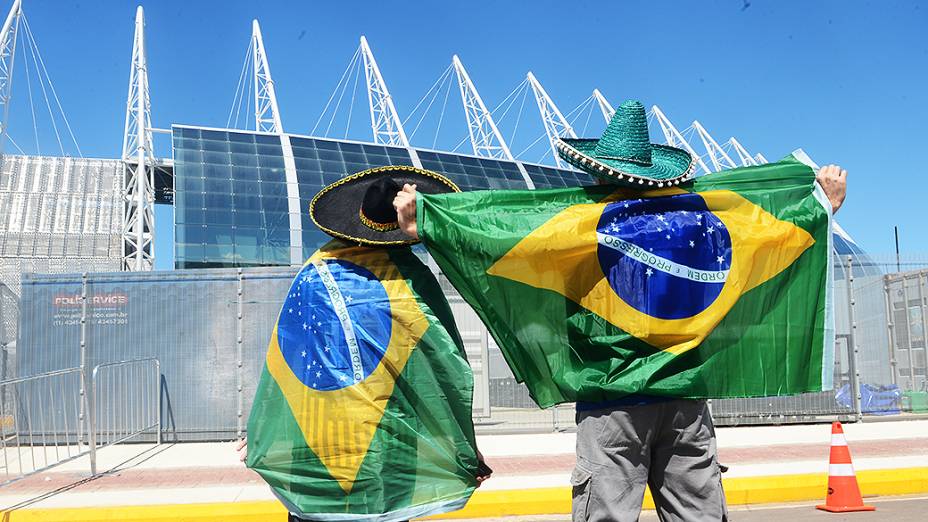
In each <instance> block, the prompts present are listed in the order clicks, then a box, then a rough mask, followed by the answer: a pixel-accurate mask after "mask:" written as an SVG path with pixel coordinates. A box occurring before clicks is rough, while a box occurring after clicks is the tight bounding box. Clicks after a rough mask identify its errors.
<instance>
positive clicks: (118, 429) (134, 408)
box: [87, 357, 161, 475]
mask: <svg viewBox="0 0 928 522" xmlns="http://www.w3.org/2000/svg"><path fill="white" fill-rule="evenodd" d="M91 375H92V377H91V385H90V396H89V398H90V400H89V403H90V408H89V417H88V418H89V423H88V429H87V432H88V434H89V439H90V472H91V473H92V474H94V475H96V474H97V451H98V450H100V449H103V448H105V447H107V446H112V445H113V444H119V443H120V442H124V441H127V440H129V439H133V438H139V437H140V436H142V435H144V434H146V433H148V432H151V433H152V434H153V435H154V438H155V442H156V443H157V444H161V363H160V362H159V361H158V359H155V358H153V357H149V358H146V359H135V360H131V361H119V362H113V363H105V364H98V365H97V366H96V367H95V368H94V369H93V373H92V374H91Z"/></svg>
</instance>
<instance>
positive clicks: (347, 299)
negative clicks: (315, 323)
mask: <svg viewBox="0 0 928 522" xmlns="http://www.w3.org/2000/svg"><path fill="white" fill-rule="evenodd" d="M345 301H347V302H348V304H351V302H352V301H354V297H351V296H350V295H349V296H348V297H346V298H345ZM313 319H315V317H313Z"/></svg>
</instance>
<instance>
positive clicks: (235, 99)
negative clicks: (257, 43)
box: [226, 40, 252, 128]
mask: <svg viewBox="0 0 928 522" xmlns="http://www.w3.org/2000/svg"><path fill="white" fill-rule="evenodd" d="M251 44H252V40H248V47H247V48H245V58H244V59H243V60H242V71H241V72H240V73H239V74H238V83H237V84H235V94H234V95H233V96H232V106H231V107H229V119H227V120H226V127H227V128H229V126H230V125H231V124H232V113H233V112H234V113H235V124H236V125H238V114H239V112H238V111H237V110H236V105H237V106H238V109H239V110H241V103H242V101H241V100H242V99H241V98H240V95H241V96H242V97H244V95H245V89H244V87H245V86H244V85H242V84H243V83H244V82H245V70H246V69H248V56H249V55H250V54H251Z"/></svg>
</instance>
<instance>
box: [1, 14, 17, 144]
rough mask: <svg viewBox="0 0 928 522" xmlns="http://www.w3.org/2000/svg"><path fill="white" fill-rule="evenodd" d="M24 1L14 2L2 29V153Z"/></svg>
mask: <svg viewBox="0 0 928 522" xmlns="http://www.w3.org/2000/svg"><path fill="white" fill-rule="evenodd" d="M22 12H23V10H22V1H21V0H16V1H15V2H13V7H11V8H10V13H9V14H8V15H7V16H6V20H5V21H4V22H3V29H2V30H0V105H3V120H2V121H0V154H2V153H3V142H4V141H5V138H6V133H7V119H8V117H9V115H10V97H11V96H12V94H13V59H14V58H15V56H16V33H17V31H18V29H19V18H20V16H21V15H22Z"/></svg>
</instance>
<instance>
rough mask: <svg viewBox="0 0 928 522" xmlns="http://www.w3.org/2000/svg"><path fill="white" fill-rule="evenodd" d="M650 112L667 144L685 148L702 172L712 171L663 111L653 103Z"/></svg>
mask: <svg viewBox="0 0 928 522" xmlns="http://www.w3.org/2000/svg"><path fill="white" fill-rule="evenodd" d="M651 114H652V115H653V116H654V118H655V119H657V123H658V124H659V125H660V126H661V132H663V133H664V139H665V140H666V142H667V145H670V146H672V147H679V148H681V149H686V151H687V152H689V153H690V155H691V156H692V157H693V159H695V160H696V164H697V165H699V168H701V169H702V171H703V174H709V173H711V172H712V171H711V170H709V166H708V165H706V162H704V161H703V160H702V157H701V156H700V155H699V154H696V151H695V150H693V147H692V145H690V144H689V142H688V141H686V139H685V138H683V135H682V134H680V131H679V130H677V128H676V127H675V126H674V124H673V123H671V121H670V119H669V118H667V116H666V115H665V114H664V112H663V111H662V110H661V109H660V107H658V106H657V105H654V106H652V107H651Z"/></svg>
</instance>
